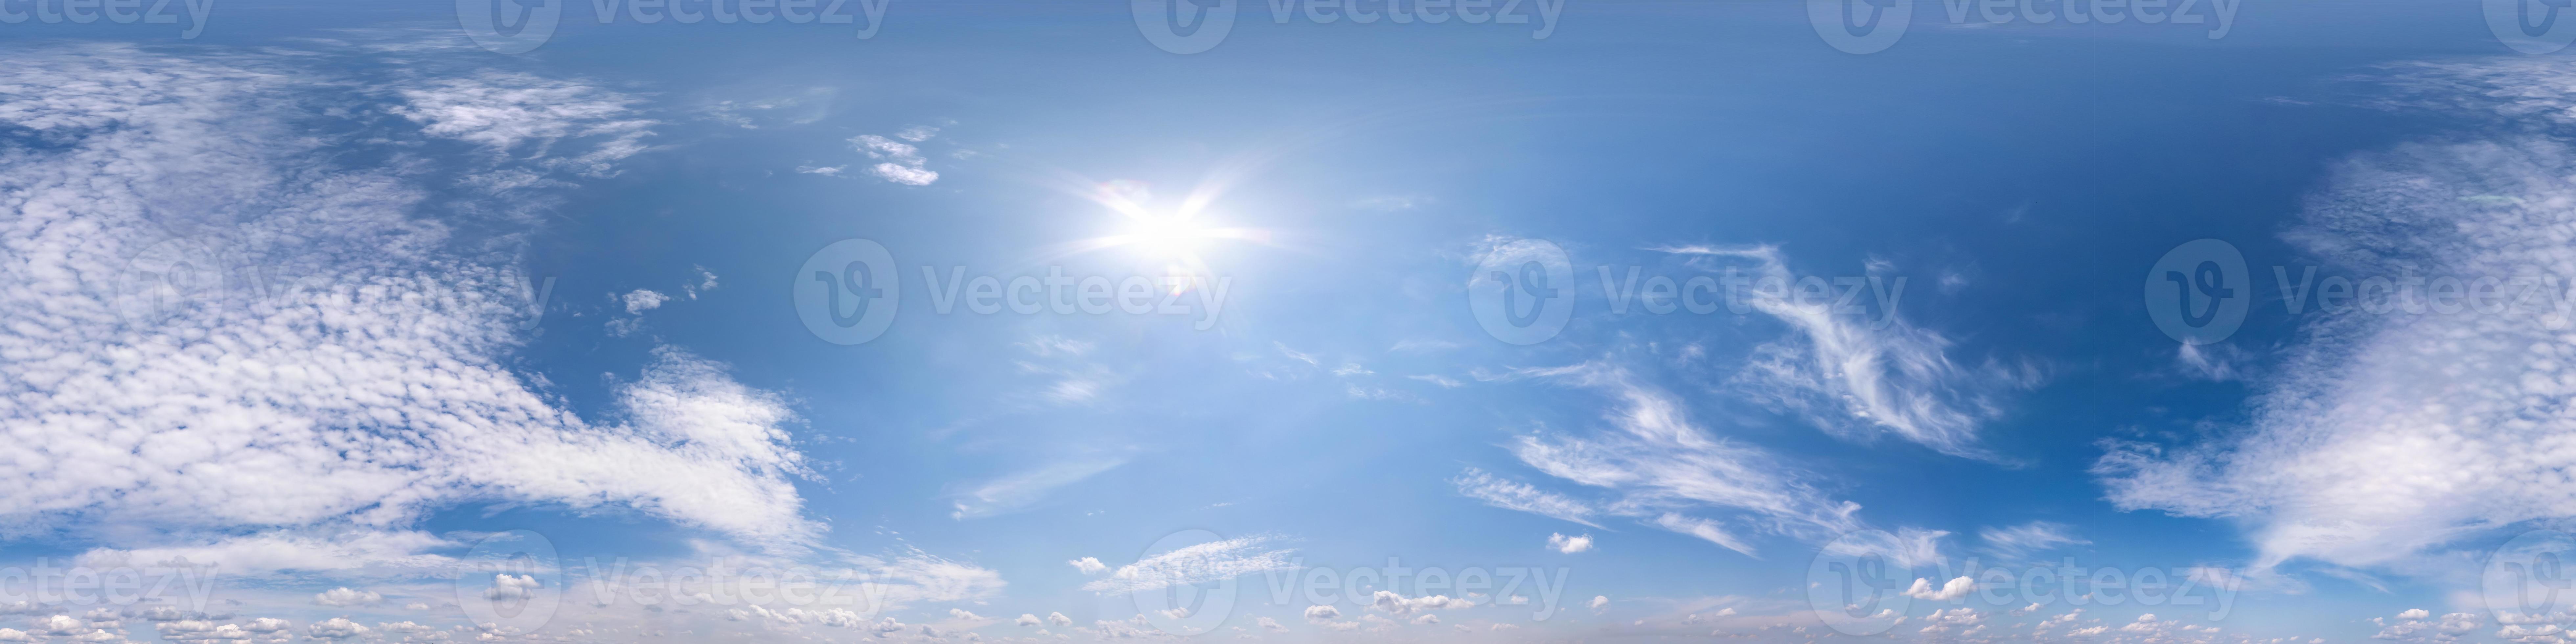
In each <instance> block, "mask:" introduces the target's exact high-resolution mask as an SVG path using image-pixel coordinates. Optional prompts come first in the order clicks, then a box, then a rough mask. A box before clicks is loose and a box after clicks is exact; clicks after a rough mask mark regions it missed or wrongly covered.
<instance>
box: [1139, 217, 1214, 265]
mask: <svg viewBox="0 0 2576 644" xmlns="http://www.w3.org/2000/svg"><path fill="white" fill-rule="evenodd" d="M1134 219H1135V222H1134V224H1133V227H1132V228H1130V232H1129V233H1128V235H1129V236H1130V237H1131V238H1132V239H1133V240H1134V245H1135V246H1136V249H1137V250H1140V251H1143V252H1145V253H1148V254H1151V255H1154V256H1155V258H1156V259H1181V258H1187V257H1190V256H1193V255H1196V254H1197V253H1198V250H1199V244H1200V242H1203V241H1206V240H1207V239H1208V237H1209V234H1208V230H1207V229H1206V228H1204V227H1201V226H1199V224H1198V222H1195V221H1191V218H1190V217H1185V216H1178V215H1146V216H1142V217H1136V218H1134Z"/></svg>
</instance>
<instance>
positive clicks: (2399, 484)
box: [2094, 59, 2576, 567]
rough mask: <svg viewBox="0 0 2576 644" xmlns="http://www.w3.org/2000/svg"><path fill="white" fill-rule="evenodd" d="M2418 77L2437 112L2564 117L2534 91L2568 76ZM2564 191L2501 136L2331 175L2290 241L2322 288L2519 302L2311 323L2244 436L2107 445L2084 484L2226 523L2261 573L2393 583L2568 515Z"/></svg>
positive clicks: (2533, 148)
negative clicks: (2338, 278)
mask: <svg viewBox="0 0 2576 644" xmlns="http://www.w3.org/2000/svg"><path fill="white" fill-rule="evenodd" d="M2411 69H2413V72H2414V73H2416V74H2417V75H2416V76H2413V77H2410V78H2406V79H2402V80H2401V83H2400V84H2401V85H2405V84H2406V83H2412V84H2413V85H2412V87H2415V88H2418V89H2423V88H2433V89H2435V90H2439V91H2438V92H2436V93H2434V94H2430V95H2428V96H2434V97H2438V99H2439V101H2438V102H2442V103H2444V104H2447V105H2451V106H2453V107H2458V106H2466V107H2470V108H2472V109H2474V110H2480V111H2484V110H2495V111H2500V112H2501V113H2506V114H2513V115H2531V116H2543V117H2546V118H2547V119H2556V120H2564V119H2565V116H2564V115H2565V113H2566V112H2565V109H2566V108H2567V107H2568V106H2571V105H2576V102H2571V100H2570V99H2568V98H2567V97H2566V96H2565V95H2564V94H2563V93H2560V92H2556V91H2554V90H2544V89H2543V88H2550V87H2562V86H2564V84H2565V83H2566V82H2567V81H2568V80H2570V79H2571V78H2576V76H2571V75H2570V73H2569V72H2568V71H2566V70H2564V69H2563V68H2560V67H2559V66H2555V65H2549V64H2546V63H2545V62H2542V61H2521V60H2512V59H2505V60H2498V61H2491V62H2484V63H2476V64H2455V65H2436V66H2423V67H2419V68H2411ZM2425 100H2431V99H2425ZM2570 175H2576V150H2571V148H2570V147H2569V146H2568V144H2567V143H2565V142H2564V141H2563V140H2561V139H2557V138H2551V137H2546V136H2535V135H2532V134H2530V133H2527V132H2524V131H2520V130H2519V129H2512V128H2508V129H2507V130H2505V131H2503V132H2501V133H2491V134H2488V135H2483V136H2480V137H2475V138H2473V140H2465V141H2463V140H2458V139H2449V140H2445V141H2444V142H2439V143H2412V144H2405V145H2399V146H2396V147H2395V148H2393V149H2389V150H2385V151H2379V152H2372V153H2366V154H2360V155H2357V156H2355V157H2353V158H2351V159H2348V160H2346V161H2344V162H2342V163H2340V164H2339V165H2338V166H2337V167H2336V168H2335V169H2334V172H2333V174H2332V178H2331V179H2330V180H2329V181H2328V182H2327V184H2326V185H2325V186H2324V187H2323V188H2322V189H2320V190H2319V191H2318V192H2317V193H2316V194H2314V195H2313V196H2312V197H2311V198H2310V199H2309V202H2308V204H2307V206H2306V208H2305V209H2304V211H2303V213H2302V216H2301V221H2300V223H2299V224H2298V225H2297V227H2296V228H2294V229H2292V230H2290V231H2289V232H2288V233H2287V234H2286V235H2285V237H2286V238H2287V239H2289V240H2290V241H2291V242H2293V243H2295V244H2297V245H2298V246H2299V247H2300V248H2302V249H2303V250H2305V251H2306V252H2307V253H2309V254H2311V255H2313V256H2314V257H2316V258H2318V259H2320V260H2322V261H2323V262H2324V263H2325V266H2326V268H2325V269H2324V270H2321V271H2320V273H2321V274H2323V275H2327V276H2334V275H2342V276H2347V278H2348V279H2349V280H2351V281H2352V282H2363V281H2366V280H2367V278H2369V277H2371V276H2385V277H2384V279H2387V280H2396V279H2400V278H2404V277H2406V276H2407V275H2408V274H2410V273H2411V274H2412V275H2414V276H2416V277H2417V278H2418V279H2426V280H2440V279H2444V278H2449V279H2455V280H2459V281H2462V282H2468V283H2472V284H2474V283H2476V282H2477V281H2479V280H2493V281H2495V282H2497V283H2498V284H2499V285H2500V286H2501V287H2502V288H2504V289H2505V291H2506V292H2507V293H2511V294H2515V295H2517V297H2514V298H2512V299H2511V301H2509V302H2507V303H2502V304H2498V305H2494V306H2490V307H2488V308H2486V309H2484V310H2473V309H2452V310H2449V311H2447V312H2446V311H2445V310H2444V308H2448V306H2446V305H2457V304H2459V301H2458V300H2456V299H2452V300H2448V301H2444V300H2442V299H2438V298H2437V296H2438V295H2439V294H2440V293H2442V292H2443V290H2444V289H2445V288H2446V287H2445V286H2443V285H2441V284H2426V285H2423V286H2421V287H2418V288H2419V289H2420V290H2417V291H2416V292H2415V295H2414V296H2398V297H2381V298H2377V299H2375V300H2371V301H2363V302H2358V303H2356V304H2355V305H2354V306H2353V308H2351V309H2347V310H2346V311H2345V312H2343V313H2340V314H2336V313H2324V312H2314V311H2312V313H2314V314H2313V315H2305V316H2303V318H2304V325H2305V328H2304V329H2302V331H2301V335H2300V337H2301V339H2302V342H2301V343H2300V344H2298V345H2297V346H2294V347H2292V348H2291V349H2289V350H2288V352H2287V354H2288V355H2287V356H2286V357H2285V358H2283V363H2282V366H2281V367H2280V368H2278V369H2277V370H2275V371H2277V373H2274V374H2272V375H2270V376H2268V377H2267V378H2265V379H2264V380H2263V381H2261V382H2257V383H2253V384H2255V385H2256V386H2257V387H2258V388H2259V390H2260V393H2259V394H2258V395H2257V396H2256V397H2254V398H2253V399H2252V402H2251V403H2250V407H2251V409H2250V410H2249V413H2248V414H2247V416H2248V418H2249V420H2248V421H2247V422H2246V424H2245V425H2244V426H2243V427H2241V428H2238V429H2236V430H2235V431H2231V432H2228V433H2225V434H2223V435H2221V436H2220V437H2218V438H2215V439H2212V440H2205V441H2199V442H2192V443H2183V444H2151V443H2141V442H2129V443H2117V444H2113V445H2112V446H2111V449H2110V450H2109V453H2107V454H2106V455H2104V456H2103V457H2102V458H2101V459H2100V461H2098V462H2097V464H2096V466H2095V467H2094V472H2095V473H2096V474H2097V475H2098V476H2100V477H2101V478H2102V480H2103V481H2104V483H2105V484H2106V485H2107V487H2108V488H2109V495H2108V496H2109V498H2110V500H2111V501H2113V502H2114V503H2115V504H2117V505H2118V506H2119V507H2121V508H2123V509H2132V510H2140V509H2148V510H2162V511H2165V512H2169V513H2173V514H2177V515H2183V516H2194V517H2213V518H2227V519H2233V520H2237V521H2239V522H2240V523H2241V525H2244V526H2245V527H2246V529H2247V530H2248V531H2249V532H2250V534H2249V538H2250V540H2251V541H2253V542H2254V544H2255V545H2256V547H2257V549H2258V550H2259V555H2258V557H2257V560H2256V564H2257V565H2258V566H2261V567H2269V566H2273V565H2277V564H2279V563H2281V562H2284V561H2287V560H2289V559H2292V558H2297V557H2312V558H2316V559H2319V560H2323V561H2326V562H2330V563H2334V564H2340V565H2344V566H2372V565H2383V564H2391V563H2396V562H2399V561H2400V560H2404V559H2407V558H2409V557H2411V556H2413V555H2416V554H2417V553H2422V552H2425V551H2427V550H2429V549H2433V548H2436V547H2438V546H2441V545H2443V544H2445V543H2448V542H2451V541H2453V540H2455V539H2458V538H2460V537H2463V536H2467V535H2471V534H2473V533H2475V532H2477V531H2481V530H2486V529H2491V528H2494V527H2498V526H2507V525H2512V524H2515V523H2519V522H2524V521H2530V520H2534V519H2541V518H2550V517H2566V516H2576V487H2570V486H2567V485H2565V484H2564V482H2563V479H2564V473H2565V472H2567V471H2569V470H2570V469H2576V446H2571V445H2569V444H2568V443H2567V442H2566V441H2565V440H2563V437H2565V436H2567V435H2569V434H2570V432H2572V431H2576V418H2571V417H2570V416H2568V415H2567V414H2565V413H2563V410H2565V409H2567V408H2568V407H2569V406H2570V405H2571V404H2576V386H2570V385H2569V384H2568V383H2570V382H2576V372H2571V370H2570V367H2569V365H2571V364H2576V360H2571V358H2576V349H2571V348H2570V345H2568V344H2567V343H2566V342H2565V337H2566V336H2565V334H2566V331H2567V329H2568V328H2570V327H2569V325H2570V322H2571V319H2570V312H2569V310H2568V309H2567V308H2566V307H2567V305H2568V304H2569V303H2570V300H2569V299H2568V298H2567V297H2566V296H2565V293H2566V289H2567V286H2566V284H2565V282H2564V281H2563V280H2564V276H2568V275H2576V247H2570V246H2569V245H2568V244H2567V243H2566V240H2565V239H2564V237H2563V236H2562V235H2560V234H2559V233H2558V232H2557V231H2560V230H2563V229H2565V228H2567V227H2569V226H2576V207H2571V206H2570V204H2576V188H2570V187H2569V186H2568V185H2567V183H2566V181H2565V177H2568V176H2570ZM2543 280H2559V281H2558V283H2557V284H2555V285H2545V284H2544V282H2543ZM2531 285H2543V286H2542V287H2540V288H2531V287H2530V286H2531ZM2454 286H2456V285H2454ZM2312 288H2314V287H2312ZM2524 296H2527V297H2524ZM2366 307H2367V308H2366ZM2436 307H2443V308H2436ZM2374 308H2375V309H2376V312H2374V311H2373V309H2374Z"/></svg>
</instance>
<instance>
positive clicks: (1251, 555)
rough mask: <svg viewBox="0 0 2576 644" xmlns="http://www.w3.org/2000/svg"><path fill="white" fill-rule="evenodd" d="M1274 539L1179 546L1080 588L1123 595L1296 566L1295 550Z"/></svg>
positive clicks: (1105, 593)
mask: <svg viewBox="0 0 2576 644" xmlns="http://www.w3.org/2000/svg"><path fill="white" fill-rule="evenodd" d="M1274 541H1277V539H1276V538H1273V537H1260V536H1254V537H1239V538H1234V539H1224V540H1219V541H1210V542H1207V543H1202V544H1198V545H1193V546H1189V547H1185V548H1180V549H1176V550H1173V551H1170V552H1166V553H1162V554H1159V555H1155V556H1153V557H1150V558H1147V559H1145V560H1143V561H1138V562H1136V563H1132V564H1127V565H1124V566H1119V567H1118V569H1117V570H1116V571H1112V572H1111V573H1110V574H1109V576H1108V577H1104V578H1101V579H1097V580H1093V581H1092V582H1091V583H1087V584H1083V585H1082V589H1083V590H1085V591H1089V592H1093V593H1099V594H1102V595H1123V594H1127V593H1134V592H1142V591H1148V590H1161V589H1163V588H1168V587H1171V586H1179V585H1186V584H1198V583H1205V582H1211V581H1221V580H1226V579H1233V578H1235V577H1239V576H1243V575H1249V574H1253V573H1260V572H1269V571H1273V570H1288V569H1292V568H1295V567H1296V565H1295V564H1294V563H1292V562H1290V561H1289V560H1288V555H1289V554H1290V553H1293V552H1295V551H1294V550H1287V549H1279V550H1272V549H1269V544H1271V543H1272V542H1274Z"/></svg>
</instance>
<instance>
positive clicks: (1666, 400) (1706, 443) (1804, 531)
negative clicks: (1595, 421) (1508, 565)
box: [1455, 362, 1861, 554]
mask: <svg viewBox="0 0 2576 644" xmlns="http://www.w3.org/2000/svg"><path fill="white" fill-rule="evenodd" d="M1506 377H1510V378H1523V377H1536V378H1544V379H1548V380H1551V381H1556V382H1564V383H1568V384H1573V385H1576V386H1581V387H1586V388H1590V389H1596V390H1601V391H1605V392H1607V393H1608V394H1609V395H1610V396H1611V397H1612V398H1613V399H1614V400H1616V401H1617V402H1618V405H1617V406H1614V407H1613V408H1612V409H1611V410H1609V411H1608V412H1607V413H1605V414H1604V418H1603V420H1604V421H1606V422H1607V423H1608V424H1609V425H1610V428H1609V429H1607V430H1604V431H1596V432H1590V433H1588V434H1585V435H1578V436H1560V435H1553V434H1531V435H1526V436H1522V437H1520V440H1519V441H1518V442H1517V443H1516V444H1514V445H1512V451H1513V453H1514V454H1515V455H1516V456H1519V457H1520V460H1521V461H1522V462H1523V463H1526V464H1528V465H1529V466H1531V467H1533V468H1536V469H1538V470H1539V471H1541V472H1545V473H1547V474H1549V475H1551V476H1555V477H1557V478H1561V479H1564V480H1566V481H1570V482H1573V483H1577V484H1581V485H1584V486H1589V487H1593V488H1600V489H1604V490H1608V491H1611V492H1613V493H1615V494H1617V495H1618V498H1617V499H1616V500H1614V501H1611V502H1609V503H1606V504H1592V503H1585V502H1582V501H1578V500H1574V499H1570V498H1566V497H1563V496H1559V495H1555V494H1552V493H1548V492H1545V491H1541V490H1537V489H1535V488H1532V487H1530V486H1528V485H1525V484H1520V483H1513V482H1510V481H1505V480H1501V479H1499V478H1497V477H1494V476H1491V475H1488V474H1485V473H1484V472H1482V471H1479V470H1475V469H1469V470H1468V471H1467V473H1466V474H1465V475H1462V476H1461V477H1460V478H1459V479H1457V480H1456V481H1455V482H1456V483H1457V484H1458V485H1459V490H1460V493H1462V494H1466V495H1468V496H1469V497H1472V498H1476V499H1478V500H1482V501H1485V502H1486V503H1487V504H1490V505H1494V506H1496V507H1503V508H1509V509H1515V510H1523V511H1527V512H1533V513H1538V514H1542V515H1546V516H1552V517H1556V518H1560V519H1565V520H1568V521H1577V522H1585V523H1586V524H1587V525H1588V524H1589V522H1588V517H1590V516H1593V515H1595V514H1606V515H1612V516H1623V517H1631V518H1635V519H1637V520H1639V521H1640V522H1641V523H1644V524H1646V525H1652V526H1656V527H1660V528H1664V529H1667V530H1672V531H1675V532H1680V533H1683V534H1688V535H1692V536H1696V537H1699V538H1702V539H1706V540H1708V541H1710V542H1711V543H1715V544H1718V545H1719V546H1723V547H1725V548H1727V549H1730V550H1735V551H1737V552H1743V553H1746V554H1752V552H1753V548H1752V546H1751V545H1750V544H1748V543H1747V542H1745V541H1744V540H1743V539H1741V538H1740V537H1737V536H1736V535H1735V534H1734V531H1732V530H1729V529H1727V528H1726V526H1724V525H1722V524H1721V523H1719V522H1718V521H1716V520H1713V519H1709V518H1703V517H1694V516H1688V515H1686V514H1685V513H1686V512H1694V511H1701V510H1723V511H1730V512H1734V513H1737V514H1739V515H1741V516H1740V517H1739V518H1738V521H1740V522H1741V523H1742V524H1743V525H1745V526H1747V527H1749V528H1754V529H1761V530H1766V531H1771V532H1776V533H1781V534H1789V535H1797V536H1807V537H1822V536H1825V535H1830V534H1840V533H1844V532H1850V531H1853V530H1856V529H1859V528H1860V527H1861V526H1860V524H1859V522H1858V521H1857V520H1856V519H1854V518H1853V515H1854V514H1855V513H1857V512H1859V511H1860V506H1859V504H1855V503H1851V502H1849V501H1836V500H1833V499H1830V498H1827V497H1826V496H1825V495H1824V494H1823V493H1822V492H1821V491H1819V490H1817V489H1816V487H1815V486H1814V485H1813V484H1810V483H1808V482H1807V478H1808V476H1807V475H1805V474H1803V473H1800V472H1798V471H1796V470H1794V469H1791V468H1790V467H1788V466H1785V465H1784V464H1783V462H1782V459H1781V458H1780V457H1778V456H1776V455H1773V454H1771V453H1769V452H1768V451H1766V450H1763V449H1762V448H1760V447H1756V446H1753V445H1749V444H1745V443H1740V442H1737V441H1733V440H1728V439H1725V438H1722V437H1718V436H1714V435H1711V434H1710V433H1709V432H1708V431H1706V430H1704V429H1701V428H1700V427H1698V426H1697V425H1694V424H1692V423H1691V422H1690V419H1689V418H1688V416H1687V415H1686V414H1685V413H1684V411H1683V408H1682V404H1681V401H1679V400H1677V399H1675V398H1673V396H1672V395H1671V394H1668V393H1666V392H1664V391H1662V390H1659V389H1655V388H1653V387H1649V386H1646V385H1644V384H1640V383H1638V382H1636V380H1635V379H1634V378H1632V377H1630V376H1629V374H1628V373H1627V372H1626V371H1624V370H1621V369H1619V368H1616V367H1612V366H1609V365H1606V364H1602V363H1597V362H1588V363H1583V364H1577V365H1573V366H1568V367H1558V368H1548V369H1522V370H1518V371H1515V372H1512V373H1511V374H1510V375H1508V376H1506Z"/></svg>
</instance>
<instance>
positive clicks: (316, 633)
mask: <svg viewBox="0 0 2576 644" xmlns="http://www.w3.org/2000/svg"><path fill="white" fill-rule="evenodd" d="M372 630H374V629H370V628H367V627H366V626H365V625H363V624H359V623H357V622H352V621H349V618H346V617H333V618H330V619H326V620H322V621H319V622H314V623H312V624H307V625H305V626H304V633H305V634H307V635H311V636H313V637H315V638H319V639H328V640H339V639H348V638H352V637H358V636H361V635H366V634H367V633H368V632H369V631H372Z"/></svg>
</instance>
